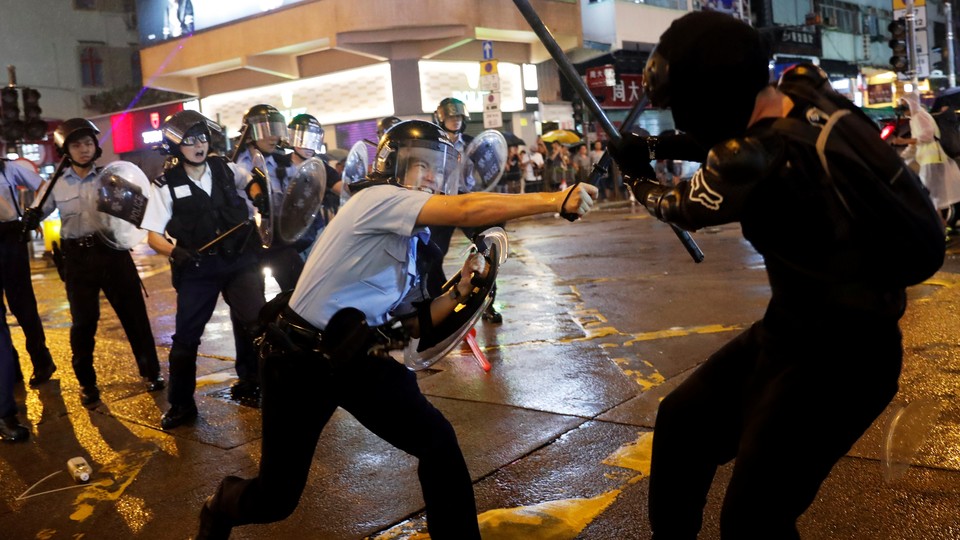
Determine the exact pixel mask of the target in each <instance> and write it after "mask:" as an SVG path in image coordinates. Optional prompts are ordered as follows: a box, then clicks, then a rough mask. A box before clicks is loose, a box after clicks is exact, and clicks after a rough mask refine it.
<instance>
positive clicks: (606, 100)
mask: <svg viewBox="0 0 960 540" xmlns="http://www.w3.org/2000/svg"><path fill="white" fill-rule="evenodd" d="M590 92H592V93H593V95H594V97H596V98H597V101H598V102H599V103H600V106H601V107H603V108H604V109H629V108H630V107H633V105H634V104H635V103H636V102H638V101H640V96H642V95H643V75H639V74H629V73H624V74H621V75H620V79H619V80H617V81H616V84H615V85H613V86H604V87H601V88H591V89H590Z"/></svg>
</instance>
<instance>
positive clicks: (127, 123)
mask: <svg viewBox="0 0 960 540" xmlns="http://www.w3.org/2000/svg"><path fill="white" fill-rule="evenodd" d="M182 110H183V104H182V103H174V104H172V105H164V106H162V107H152V108H149V109H141V110H136V111H128V112H124V113H120V114H114V115H112V116H111V117H110V132H111V139H112V140H113V153H114V154H118V155H119V154H124V153H127V152H137V151H140V150H150V149H152V148H153V147H154V146H155V145H156V144H159V143H160V141H161V140H162V139H163V136H162V135H161V133H160V125H161V124H162V123H163V121H164V120H165V119H166V118H167V117H168V116H170V115H171V114H173V113H177V112H180V111H182Z"/></svg>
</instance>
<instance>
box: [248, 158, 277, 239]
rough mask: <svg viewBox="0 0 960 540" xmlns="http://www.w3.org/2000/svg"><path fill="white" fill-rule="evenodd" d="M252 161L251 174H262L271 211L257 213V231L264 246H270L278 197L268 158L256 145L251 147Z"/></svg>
mask: <svg viewBox="0 0 960 540" xmlns="http://www.w3.org/2000/svg"><path fill="white" fill-rule="evenodd" d="M250 162H251V165H252V167H253V170H251V171H250V173H251V174H253V175H254V177H256V176H261V177H262V178H263V182H261V184H260V185H261V186H262V187H263V188H265V189H266V193H265V195H266V196H267V201H269V204H270V210H271V211H270V213H269V215H266V216H264V215H263V214H262V213H260V212H257V215H256V216H254V221H255V222H256V224H257V232H258V233H259V234H260V243H261V244H263V247H265V248H268V247H270V246H271V245H272V244H273V228H274V219H275V218H274V216H275V215H276V214H277V208H276V203H275V202H274V201H275V199H276V197H274V195H273V182H271V181H270V177H269V176H268V174H269V173H268V172H267V160H266V159H265V158H264V157H263V154H262V153H260V150H258V149H257V148H256V147H254V146H251V147H250Z"/></svg>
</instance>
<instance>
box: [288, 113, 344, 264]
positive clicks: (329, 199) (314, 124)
mask: <svg viewBox="0 0 960 540" xmlns="http://www.w3.org/2000/svg"><path fill="white" fill-rule="evenodd" d="M287 134H288V139H287V140H286V141H284V146H287V147H288V148H290V150H291V152H290V153H289V154H283V155H280V156H277V157H276V161H277V176H278V178H279V179H280V182H281V184H284V185H286V184H288V182H289V181H290V180H289V179H290V178H292V177H293V176H294V175H295V174H297V168H298V167H300V165H303V163H304V162H305V161H307V160H308V159H310V158H312V157H314V156H316V155H317V152H319V151H320V149H321V148H322V147H323V135H324V132H323V126H322V125H320V121H319V120H317V119H316V117H314V116H313V115H310V114H298V115H296V116H294V117H293V119H292V120H290V123H289V124H287ZM317 159H320V161H322V162H323V167H324V170H325V171H326V186H327V187H326V190H324V192H323V193H322V194H321V195H320V196H321V197H322V198H323V203H322V206H321V208H320V212H318V214H317V217H316V219H314V221H313V224H312V225H311V226H310V227H308V228H307V230H306V232H304V234H303V236H301V237H300V239H299V240H297V241H296V242H295V243H294V244H293V248H294V249H295V250H296V251H297V253H299V254H300V257H301V258H302V259H304V260H306V258H307V255H309V254H310V248H311V246H313V242H314V241H315V240H316V239H317V236H319V235H320V232H321V231H323V228H324V227H325V226H326V224H327V222H328V221H329V220H330V219H331V218H332V217H333V214H334V212H335V211H336V209H337V207H339V205H340V185H341V183H340V173H338V172H337V170H336V169H334V168H333V167H331V166H330V165H329V164H328V163H327V162H326V161H325V160H323V159H321V158H317ZM275 195H276V194H275ZM279 200H282V199H279Z"/></svg>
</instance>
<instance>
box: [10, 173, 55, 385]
mask: <svg viewBox="0 0 960 540" xmlns="http://www.w3.org/2000/svg"><path fill="white" fill-rule="evenodd" d="M42 182H43V179H42V178H40V175H39V174H37V173H36V172H34V171H33V170H30V169H28V168H26V167H24V166H22V165H20V164H18V163H16V162H13V161H6V160H0V326H2V327H6V326H7V317H6V309H5V308H4V305H3V299H2V297H3V296H4V295H5V296H6V297H7V302H8V303H9V305H10V311H11V312H12V313H13V316H14V317H16V319H17V323H18V324H19V325H20V328H22V329H23V335H24V337H25V338H26V344H27V352H28V353H29V354H30V363H31V364H33V375H31V377H30V381H29V382H30V386H37V385H39V384H41V383H43V382H46V381H47V380H49V379H50V376H51V375H53V372H54V371H56V370H57V366H56V365H55V364H54V363H53V357H52V356H50V350H49V349H47V338H46V335H45V334H44V331H43V324H42V323H41V322H40V314H39V313H38V312H37V298H36V297H35V296H34V294H33V282H32V280H31V279H30V254H29V252H28V251H27V245H26V244H25V243H24V242H23V241H22V240H23V238H22V235H21V231H22V229H23V224H22V223H21V222H20V216H21V211H20V197H19V195H18V191H19V188H27V189H29V190H31V191H36V190H37V189H39V188H40V184H41V183H42ZM7 331H8V332H9V329H8V330H7ZM13 361H14V363H15V367H16V371H17V373H20V363H19V359H18V358H17V351H16V349H14V350H13ZM21 378H22V376H21Z"/></svg>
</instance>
